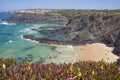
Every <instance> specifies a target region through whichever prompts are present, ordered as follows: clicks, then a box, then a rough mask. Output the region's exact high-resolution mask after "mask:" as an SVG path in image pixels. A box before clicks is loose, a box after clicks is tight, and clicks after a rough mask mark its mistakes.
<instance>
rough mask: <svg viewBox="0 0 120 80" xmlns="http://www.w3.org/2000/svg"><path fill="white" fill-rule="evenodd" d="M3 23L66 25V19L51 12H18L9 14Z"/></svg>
mask: <svg viewBox="0 0 120 80" xmlns="http://www.w3.org/2000/svg"><path fill="white" fill-rule="evenodd" d="M3 20H4V21H8V22H14V23H33V24H41V23H42V24H44V23H45V24H46V23H50V24H60V25H65V24H67V23H68V19H67V18H66V17H64V16H62V15H59V14H56V13H52V12H39V13H37V12H36V13H33V12H32V11H31V12H30V11H29V12H28V11H27V12H25V11H22V12H21V11H18V12H13V13H11V16H10V17H9V18H7V19H3Z"/></svg>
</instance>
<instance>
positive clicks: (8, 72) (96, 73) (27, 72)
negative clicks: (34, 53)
mask: <svg viewBox="0 0 120 80" xmlns="http://www.w3.org/2000/svg"><path fill="white" fill-rule="evenodd" d="M119 68H120V67H118V66H117V63H105V62H104V60H101V61H99V62H93V61H86V62H82V61H79V62H76V63H73V64H72V63H68V64H54V63H50V64H43V63H32V64H30V63H29V62H28V61H27V60H24V61H22V62H19V63H18V62H16V60H15V59H14V58H13V57H12V58H10V59H7V58H1V59H0V80H120V71H119Z"/></svg>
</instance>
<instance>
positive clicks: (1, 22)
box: [0, 21, 16, 25]
mask: <svg viewBox="0 0 120 80" xmlns="http://www.w3.org/2000/svg"><path fill="white" fill-rule="evenodd" d="M0 24H2V25H16V24H15V23H8V22H5V21H0Z"/></svg>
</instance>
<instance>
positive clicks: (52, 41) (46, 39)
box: [23, 35, 78, 45]
mask: <svg viewBox="0 0 120 80" xmlns="http://www.w3.org/2000/svg"><path fill="white" fill-rule="evenodd" d="M23 38H26V39H31V40H35V41H38V42H40V43H47V44H58V45H59V44H60V45H61V44H62V45H68V44H71V45H77V44H78V43H76V42H75V41H71V40H66V39H58V38H50V37H36V36H33V35H24V36H23Z"/></svg>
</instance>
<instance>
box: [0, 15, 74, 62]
mask: <svg viewBox="0 0 120 80" xmlns="http://www.w3.org/2000/svg"><path fill="white" fill-rule="evenodd" d="M8 16H9V15H8V14H5V13H0V18H6V17H8ZM59 27H61V26H60V25H53V24H15V23H7V22H3V21H0V58H3V57H8V58H10V57H12V56H13V57H15V58H16V60H17V61H21V60H23V59H24V58H31V59H32V60H33V62H39V61H43V62H48V63H49V62H56V63H57V62H58V63H61V62H62V63H63V62H69V61H71V60H72V59H73V58H74V54H73V51H72V50H71V49H70V48H69V47H67V46H58V45H51V44H41V43H38V42H35V41H31V40H26V39H23V38H22V36H23V35H25V34H30V35H35V36H39V37H47V36H49V37H55V38H65V36H64V35H61V34H42V33H40V32H37V31H34V30H32V29H39V30H42V29H54V28H59ZM64 57H65V58H64ZM62 58H64V59H62ZM57 60H58V61H57Z"/></svg>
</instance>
